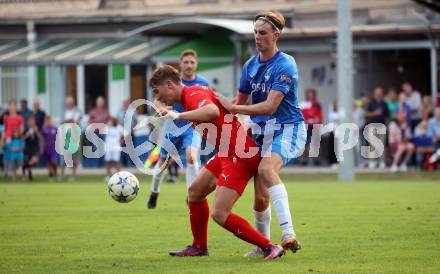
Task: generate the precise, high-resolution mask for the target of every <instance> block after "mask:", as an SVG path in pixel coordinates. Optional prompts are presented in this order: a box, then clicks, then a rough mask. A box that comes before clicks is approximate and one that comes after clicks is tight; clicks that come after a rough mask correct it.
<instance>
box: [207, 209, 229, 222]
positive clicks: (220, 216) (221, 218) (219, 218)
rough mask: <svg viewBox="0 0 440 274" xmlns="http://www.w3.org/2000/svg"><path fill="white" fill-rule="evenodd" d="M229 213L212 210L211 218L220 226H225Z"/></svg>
mask: <svg viewBox="0 0 440 274" xmlns="http://www.w3.org/2000/svg"><path fill="white" fill-rule="evenodd" d="M228 215H229V212H226V211H225V210H222V209H217V208H215V207H214V208H212V210H211V218H212V219H213V220H214V221H215V222H216V223H217V224H219V225H223V224H224V223H225V222H226V219H227V218H228Z"/></svg>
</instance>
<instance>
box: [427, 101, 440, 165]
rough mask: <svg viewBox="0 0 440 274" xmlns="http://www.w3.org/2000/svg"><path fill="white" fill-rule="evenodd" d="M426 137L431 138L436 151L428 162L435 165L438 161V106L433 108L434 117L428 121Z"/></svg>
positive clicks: (439, 143) (439, 117)
mask: <svg viewBox="0 0 440 274" xmlns="http://www.w3.org/2000/svg"><path fill="white" fill-rule="evenodd" d="M428 135H429V136H430V137H432V140H433V142H434V146H435V149H436V151H435V152H434V154H432V156H431V159H430V160H429V161H430V162H431V163H435V162H437V161H438V160H439V159H440V106H439V107H436V108H435V110H434V117H432V118H431V119H430V120H429V123H428Z"/></svg>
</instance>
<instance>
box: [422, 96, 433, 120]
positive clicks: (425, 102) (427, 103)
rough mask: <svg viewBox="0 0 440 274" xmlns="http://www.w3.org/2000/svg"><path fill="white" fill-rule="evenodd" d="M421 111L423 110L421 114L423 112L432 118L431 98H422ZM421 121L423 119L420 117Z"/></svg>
mask: <svg viewBox="0 0 440 274" xmlns="http://www.w3.org/2000/svg"><path fill="white" fill-rule="evenodd" d="M422 109H423V112H425V111H427V112H428V116H429V117H432V116H433V110H432V97H431V96H430V95H426V96H423V99H422ZM422 116H423V115H422ZM422 119H423V117H422Z"/></svg>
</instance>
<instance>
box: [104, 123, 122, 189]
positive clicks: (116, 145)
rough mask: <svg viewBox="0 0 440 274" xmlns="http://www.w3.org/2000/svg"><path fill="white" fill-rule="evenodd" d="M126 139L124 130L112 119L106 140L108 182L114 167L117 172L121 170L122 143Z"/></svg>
mask: <svg viewBox="0 0 440 274" xmlns="http://www.w3.org/2000/svg"><path fill="white" fill-rule="evenodd" d="M123 138H124V129H123V128H122V126H121V125H119V124H118V120H117V119H116V118H110V122H109V124H108V128H107V136H106V138H105V161H106V163H107V177H106V178H105V180H106V181H108V180H109V179H110V174H111V171H112V165H113V166H114V167H115V169H116V171H120V170H121V163H120V162H119V160H120V158H121V143H122V139H123Z"/></svg>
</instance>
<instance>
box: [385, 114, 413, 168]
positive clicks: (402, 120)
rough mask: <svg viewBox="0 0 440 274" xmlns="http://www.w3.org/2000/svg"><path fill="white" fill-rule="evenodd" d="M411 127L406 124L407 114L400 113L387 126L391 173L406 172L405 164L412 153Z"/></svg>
mask: <svg viewBox="0 0 440 274" xmlns="http://www.w3.org/2000/svg"><path fill="white" fill-rule="evenodd" d="M411 137H412V136H411V127H410V126H409V124H408V122H407V114H406V112H405V111H400V112H399V113H398V114H397V119H396V120H395V121H392V122H391V123H390V125H389V135H388V144H389V147H390V152H391V153H392V155H393V164H392V165H391V169H390V171H391V172H393V173H394V172H397V171H398V170H400V171H407V170H408V167H407V165H406V164H407V162H408V161H409V159H411V156H412V154H413V152H414V144H413V143H411Z"/></svg>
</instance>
